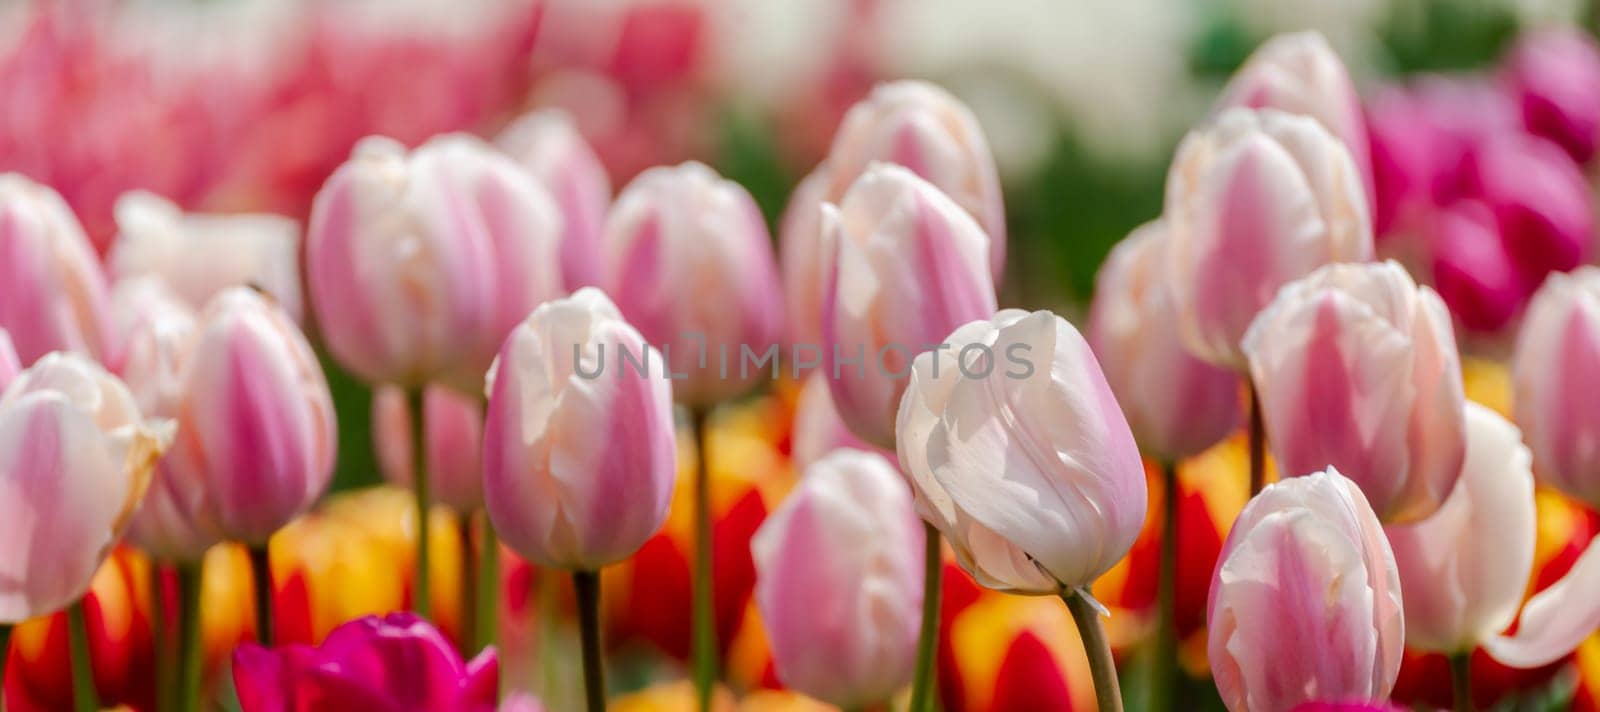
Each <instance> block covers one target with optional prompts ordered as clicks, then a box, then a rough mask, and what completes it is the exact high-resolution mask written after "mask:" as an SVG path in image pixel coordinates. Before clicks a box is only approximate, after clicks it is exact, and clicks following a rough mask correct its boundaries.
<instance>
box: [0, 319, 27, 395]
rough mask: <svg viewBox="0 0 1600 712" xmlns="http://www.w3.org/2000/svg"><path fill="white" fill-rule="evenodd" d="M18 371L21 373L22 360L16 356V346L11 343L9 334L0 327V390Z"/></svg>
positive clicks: (2, 389) (3, 388) (4, 387)
mask: <svg viewBox="0 0 1600 712" xmlns="http://www.w3.org/2000/svg"><path fill="white" fill-rule="evenodd" d="M19 373H22V360H21V359H19V358H17V348H16V346H14V345H13V344H12V343H11V334H10V333H8V332H6V330H5V329H0V391H4V390H5V389H6V385H7V384H10V383H11V379H13V378H16V377H17V374H19Z"/></svg>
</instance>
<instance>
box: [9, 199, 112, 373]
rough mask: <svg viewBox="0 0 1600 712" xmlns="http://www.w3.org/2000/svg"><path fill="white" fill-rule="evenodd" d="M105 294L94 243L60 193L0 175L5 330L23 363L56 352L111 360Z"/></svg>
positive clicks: (103, 275) (103, 274)
mask: <svg viewBox="0 0 1600 712" xmlns="http://www.w3.org/2000/svg"><path fill="white" fill-rule="evenodd" d="M106 294H107V287H106V278H105V273H104V272H102V271H101V269H100V263H99V261H98V260H97V259H96V257H95V253H94V248H93V247H91V246H90V245H89V238H87V237H85V236H84V234H83V228H82V227H80V226H79V225H78V219H77V218H76V217H74V216H73V214H72V210H71V209H69V208H68V207H67V204H66V203H65V202H63V201H62V200H61V196H60V195H57V194H56V192H55V191H53V190H51V189H50V188H49V187H46V186H44V185H40V184H38V183H34V182H33V181H30V180H28V179H27V178H24V177H22V176H20V175H18V174H15V173H5V174H0V329H5V330H7V331H9V332H10V334H11V340H12V343H13V345H14V346H15V347H16V350H17V356H19V357H21V360H22V363H24V364H31V363H33V362H34V361H36V360H38V359H39V358H40V357H41V356H44V355H45V354H47V353H49V352H51V351H73V352H77V353H80V354H83V355H85V356H89V357H91V358H96V359H101V360H107V359H112V358H113V357H114V356H115V354H114V353H113V349H112V348H111V339H110V326H109V324H108V323H107V319H106V298H107V297H106Z"/></svg>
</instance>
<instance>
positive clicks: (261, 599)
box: [250, 544, 272, 648]
mask: <svg viewBox="0 0 1600 712" xmlns="http://www.w3.org/2000/svg"><path fill="white" fill-rule="evenodd" d="M250 580H251V582H252V583H253V584H254V585H255V597H256V642H258V643H260V644H261V645H262V646H263V647H267V648H270V647H272V557H270V556H268V555H267V545H266V544H261V545H259V546H256V545H251V546H250Z"/></svg>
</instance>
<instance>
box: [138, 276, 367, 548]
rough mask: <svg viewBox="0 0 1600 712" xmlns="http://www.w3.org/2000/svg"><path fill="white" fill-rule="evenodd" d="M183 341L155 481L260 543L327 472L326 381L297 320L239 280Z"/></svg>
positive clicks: (329, 420)
mask: <svg viewBox="0 0 1600 712" xmlns="http://www.w3.org/2000/svg"><path fill="white" fill-rule="evenodd" d="M192 349H193V350H192V351H191V352H190V353H189V354H188V356H187V362H186V363H185V364H184V365H183V367H182V368H183V373H184V380H183V397H182V400H181V401H180V402H179V404H178V405H177V410H176V417H177V421H178V439H177V441H176V442H174V443H173V447H172V451H171V452H170V453H169V454H168V456H167V460H166V462H165V465H166V468H167V470H166V472H165V473H164V475H165V476H166V477H168V478H170V481H169V482H167V483H166V485H165V486H168V487H171V488H173V489H174V490H175V491H176V492H178V493H181V496H182V497H183V498H184V499H185V500H186V502H185V509H186V510H187V511H188V512H189V513H190V515H191V516H192V517H193V519H194V520H195V522H196V524H197V526H199V527H200V529H201V530H202V531H206V532H210V533H213V534H215V535H217V536H221V537H223V538H226V539H232V540H235V541H240V542H243V543H246V544H252V545H260V544H265V543H266V541H267V537H269V536H271V535H272V533H273V532H275V531H277V530H278V529H279V528H280V527H282V526H283V525H285V524H287V523H289V520H290V519H293V518H294V517H295V516H296V515H298V514H300V513H301V512H304V511H305V510H306V509H307V508H308V507H310V506H311V504H312V503H313V502H315V501H316V499H317V497H318V496H320V495H321V494H322V491H323V490H324V489H326V488H327V486H328V482H329V481H330V479H331V478H332V476H333V461H334V448H335V446H336V444H337V442H338V433H337V430H336V424H335V422H334V414H333V400H332V397H331V396H330V395H329V393H328V382H327V380H326V379H325V378H324V377H323V374H322V367H321V365H320V364H319V363H318V362H317V358H316V355H315V354H314V353H312V351H311V345H310V344H308V343H307V342H306V338H305V335H303V334H301V333H300V329H299V327H297V326H295V324H294V322H293V321H291V320H290V319H289V317H288V315H287V314H285V313H284V312H283V310H282V309H279V308H278V307H277V306H275V305H274V304H272V303H271V302H270V301H269V300H268V298H266V297H264V296H262V295H261V294H259V293H258V292H255V291H254V290H251V289H247V288H244V287H234V288H231V289H228V290H225V291H223V292H222V293H221V294H218V295H217V296H216V297H215V298H214V299H212V300H211V303H210V304H208V305H206V308H205V311H204V312H202V313H201V314H200V319H199V323H198V325H197V327H196V336H195V339H194V344H193V347H192Z"/></svg>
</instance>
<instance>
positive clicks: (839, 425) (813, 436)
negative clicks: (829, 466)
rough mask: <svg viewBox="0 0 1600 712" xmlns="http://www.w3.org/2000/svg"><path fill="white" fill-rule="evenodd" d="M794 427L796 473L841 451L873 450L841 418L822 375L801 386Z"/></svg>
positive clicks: (791, 435) (793, 448) (792, 434)
mask: <svg viewBox="0 0 1600 712" xmlns="http://www.w3.org/2000/svg"><path fill="white" fill-rule="evenodd" d="M793 428H794V429H793V432H792V433H791V434H790V442H791V447H790V451H791V453H792V457H793V459H794V469H795V471H796V472H805V471H806V469H807V468H809V467H811V463H813V462H816V461H818V460H821V459H822V458H823V457H825V456H827V454H828V453H830V452H833V451H834V450H838V449H839V448H853V449H856V450H871V449H873V447H872V446H871V445H868V444H866V443H864V442H862V441H861V438H858V437H856V435H855V433H852V432H850V426H848V425H845V423H844V420H843V419H841V418H840V417H839V409H837V408H835V407H833V394H832V393H829V392H828V380H827V377H826V376H824V375H822V374H816V375H814V376H812V377H810V378H807V379H806V384H805V385H804V386H802V387H801V389H800V399H799V402H798V403H796V404H795V411H794V426H793ZM886 454H889V455H891V456H892V455H893V453H886Z"/></svg>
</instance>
